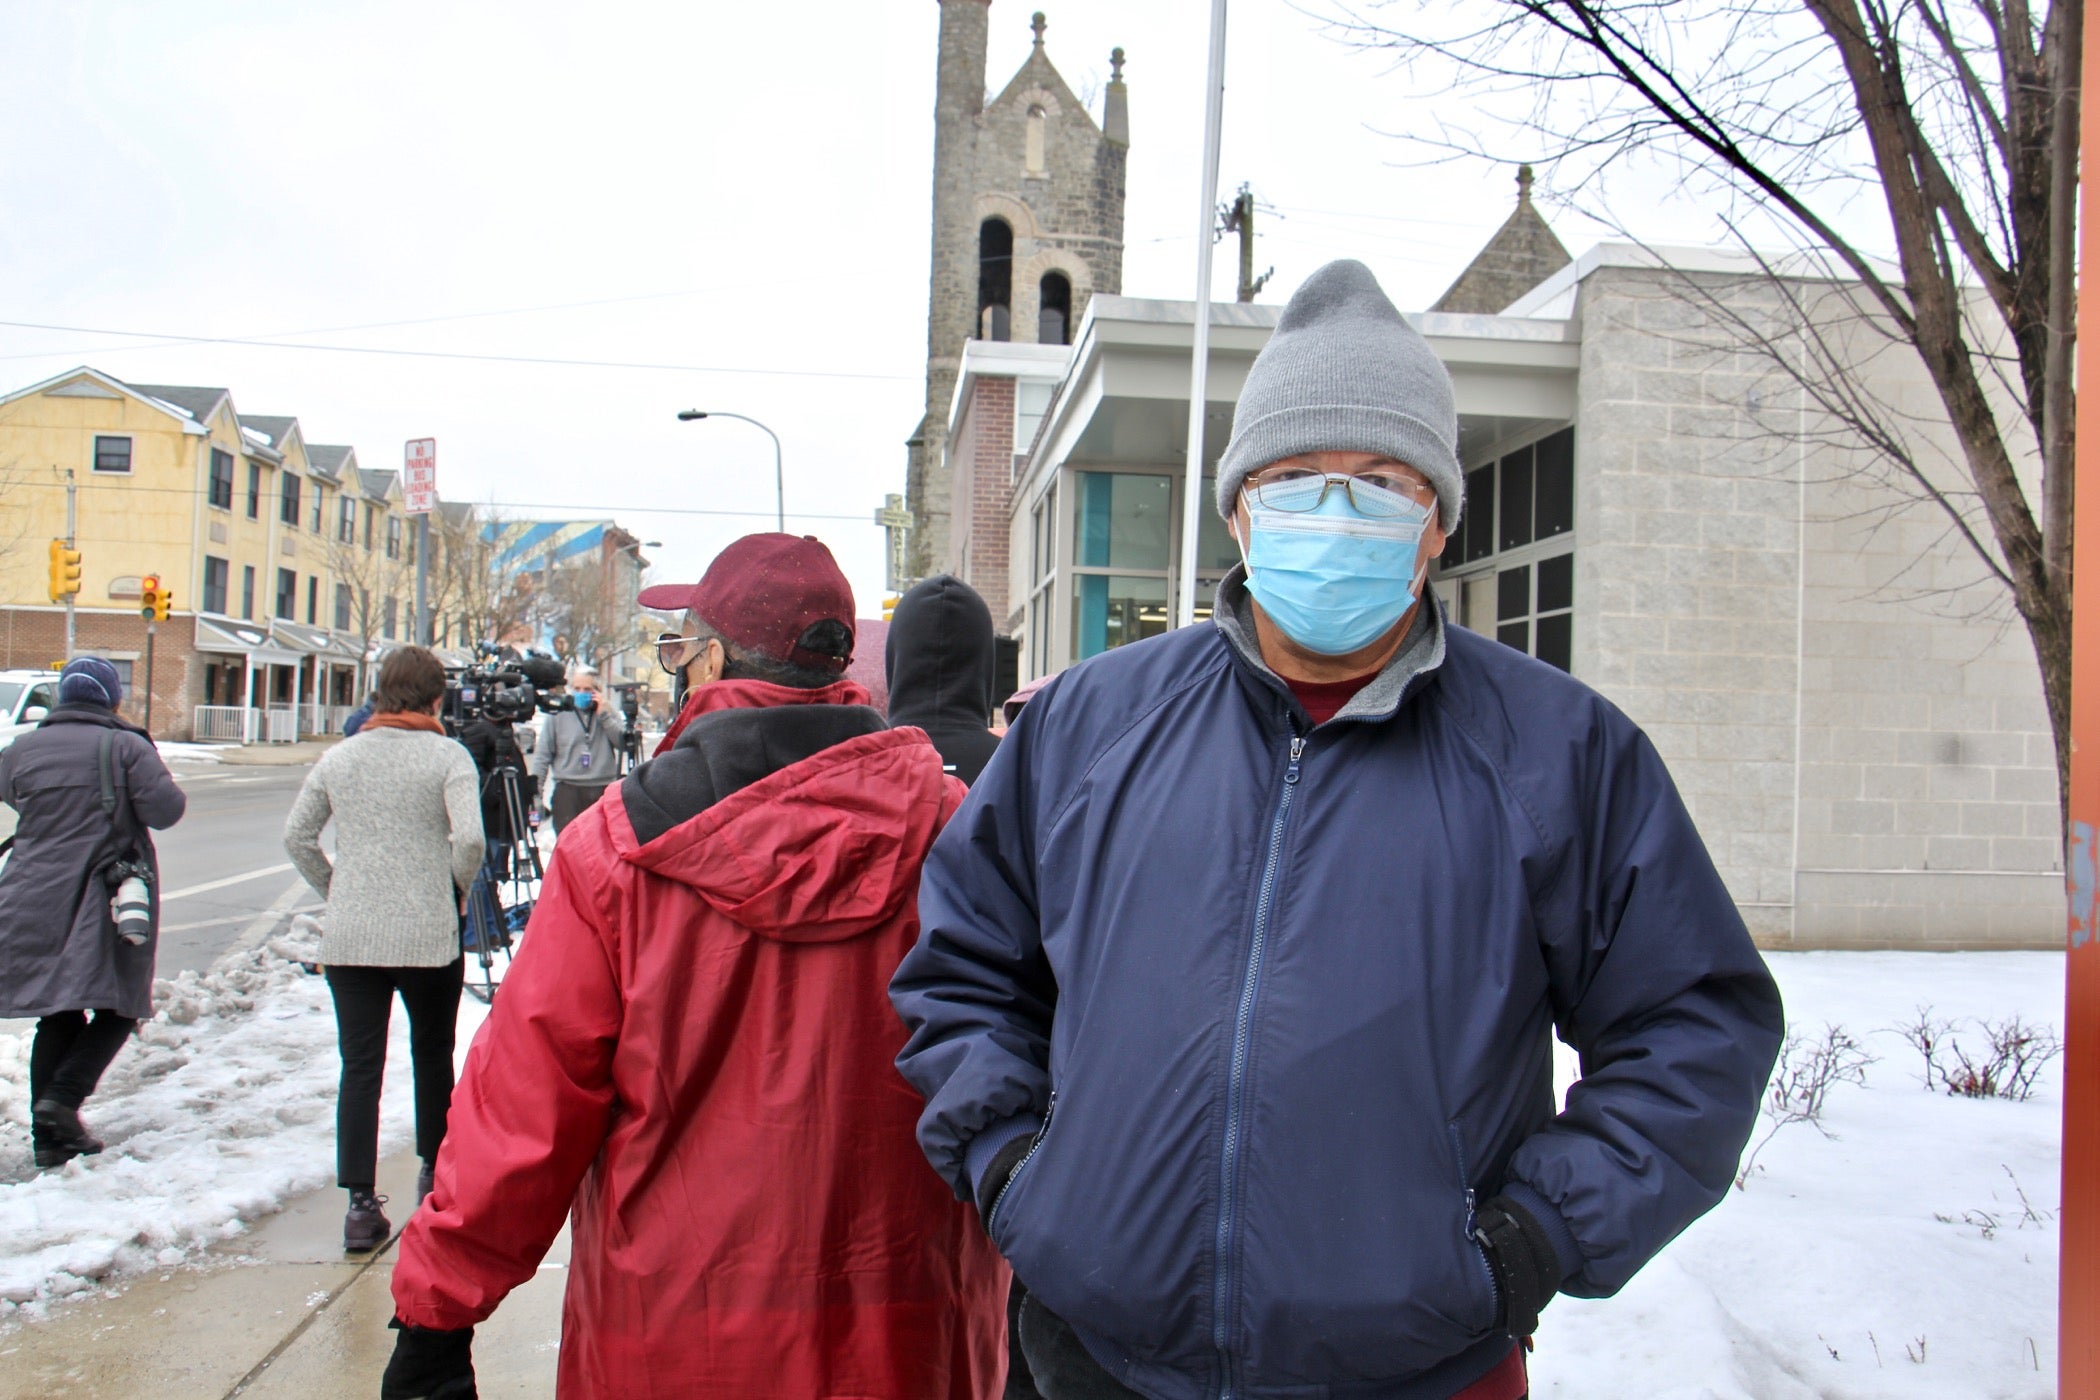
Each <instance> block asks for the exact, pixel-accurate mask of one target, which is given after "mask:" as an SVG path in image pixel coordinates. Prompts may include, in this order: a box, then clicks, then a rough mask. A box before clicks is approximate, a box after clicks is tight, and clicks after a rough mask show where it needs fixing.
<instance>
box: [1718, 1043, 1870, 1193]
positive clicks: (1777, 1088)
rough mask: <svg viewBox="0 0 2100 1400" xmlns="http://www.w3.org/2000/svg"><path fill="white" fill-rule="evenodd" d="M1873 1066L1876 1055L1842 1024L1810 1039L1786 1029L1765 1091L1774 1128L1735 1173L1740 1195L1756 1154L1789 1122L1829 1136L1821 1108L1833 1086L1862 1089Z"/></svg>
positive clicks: (1754, 1168) (1753, 1167)
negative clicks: (1843, 1085) (1783, 1040)
mask: <svg viewBox="0 0 2100 1400" xmlns="http://www.w3.org/2000/svg"><path fill="white" fill-rule="evenodd" d="M1873 1063H1875V1057H1874V1056H1873V1055H1869V1054H1868V1053H1867V1052H1866V1050H1865V1048H1864V1047H1862V1046H1861V1045H1860V1043H1859V1042H1858V1041H1857V1040H1854V1039H1853V1038H1852V1036H1851V1035H1850V1034H1849V1033H1848V1032H1847V1031H1846V1030H1845V1028H1844V1027H1843V1026H1837V1025H1825V1026H1824V1027H1823V1034H1822V1036H1821V1037H1820V1038H1818V1039H1814V1040H1811V1039H1809V1038H1808V1037H1807V1036H1805V1035H1804V1034H1803V1033H1801V1032H1800V1031H1798V1030H1796V1029H1795V1028H1794V1027H1793V1026H1792V1025H1788V1026H1787V1030H1786V1040H1785V1042H1784V1043H1782V1044H1781V1046H1780V1048H1779V1063H1778V1064H1777V1065H1776V1066H1775V1067H1774V1068H1773V1070H1772V1083H1771V1087H1770V1088H1768V1089H1767V1090H1766V1091H1765V1110H1764V1111H1765V1113H1766V1115H1767V1116H1768V1117H1769V1118H1770V1119H1771V1120H1772V1126H1771V1127H1770V1128H1768V1129H1767V1130H1766V1131H1765V1135H1764V1136H1763V1137H1762V1138H1760V1139H1758V1142H1757V1145H1756V1146H1755V1147H1753V1148H1751V1149H1750V1155H1749V1156H1747V1157H1745V1158H1744V1159H1743V1169H1742V1170H1741V1171H1739V1172H1737V1173H1736V1178H1735V1189H1736V1190H1738V1191H1741V1190H1743V1189H1744V1188H1745V1187H1747V1186H1748V1185H1749V1183H1750V1177H1751V1174H1752V1173H1753V1172H1755V1171H1756V1170H1757V1154H1758V1153H1760V1152H1762V1151H1764V1150H1765V1144H1767V1143H1769V1142H1770V1141H1771V1140H1772V1139H1773V1138H1774V1137H1776V1136H1778V1133H1779V1130H1780V1129H1781V1128H1784V1127H1786V1126H1787V1125H1788V1124H1790V1123H1807V1124H1809V1125H1811V1126H1812V1127H1814V1128H1815V1130H1816V1131H1817V1132H1819V1133H1822V1134H1823V1136H1825V1137H1830V1136H1831V1133H1830V1130H1829V1129H1827V1128H1825V1127H1824V1126H1823V1108H1824V1104H1825V1101H1826V1099H1827V1098H1828V1097H1829V1094H1830V1090H1831V1087H1832V1086H1833V1085H1837V1084H1857V1085H1860V1086H1862V1087H1864V1086H1865V1085H1866V1082H1867V1066H1868V1065H1871V1064H1873Z"/></svg>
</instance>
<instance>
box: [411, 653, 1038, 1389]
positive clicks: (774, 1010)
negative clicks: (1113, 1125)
mask: <svg viewBox="0 0 2100 1400" xmlns="http://www.w3.org/2000/svg"><path fill="white" fill-rule="evenodd" d="M703 693H704V694H705V696H706V699H705V701H704V703H702V704H701V706H700V707H699V710H698V711H697V712H695V713H693V714H691V716H690V718H691V719H692V723H691V726H690V731H689V732H688V733H686V734H685V735H684V742H683V743H681V744H680V745H678V746H677V748H676V749H675V750H666V751H664V752H663V753H662V754H660V755H659V756H658V757H657V758H656V759H654V760H653V761H652V762H651V763H649V764H646V765H644V766H643V768H642V769H640V770H639V771H637V772H636V773H635V774H634V775H632V776H630V777H629V778H628V779H627V780H626V781H625V782H624V783H622V784H621V786H620V787H619V788H618V789H617V790H615V791H613V792H609V793H608V794H607V795H606V797H605V799H604V800H602V801H600V802H599V803H598V804H597V805H596V806H594V807H593V808H591V809H590V811H588V812H586V813H585V814H584V815H583V816H581V817H579V818H577V819H576V821H575V822H573V823H572V824H571V825H570V826H569V827H568V828H567V829H566V830H565V831H563V833H562V838H561V842H560V844H559V845H558V846H557V847H556V849H555V853H554V859H553V863H552V865H551V867H550V868H549V870H548V873H547V879H546V882H545V885H544V888H543V890H542V893H541V896H540V900H539V905H538V907H537V909H535V911H534V912H533V917H532V922H531V924H530V926H529V927H528V929H527V931H526V934H525V938H524V941H523V943H522V945H521V946H520V948H519V951H518V954H517V957H516V959H515V960H514V961H513V963H512V964H511V967H510V971H509V974H508V976H507V977H506V978H505V979H504V983H503V988H502V992H501V994H500V995H499V996H498V997H497V998H496V1003H495V1007H494V1009H493V1010H492V1011H491V1013H490V1015H489V1019H488V1021H487V1023H486V1024H485V1025H484V1026H483V1027H482V1029H481V1032H480V1034H479V1035H477V1036H476V1037H475V1040H474V1045H473V1048H472V1049H471V1050H470V1051H469V1052H468V1055H467V1062H466V1069H465V1072H464V1074H463V1076H462V1077H461V1079H460V1083H459V1088H458V1089H457V1091H456V1092H455V1093H454V1095H453V1098H452V1110H451V1116H450V1121H449V1128H448V1131H447V1134H446V1138H445V1145H444V1150H443V1152H442V1153H441V1154H440V1155H439V1158H438V1165H437V1182H436V1188H435V1190H434V1191H433V1192H432V1194H431V1196H430V1198H429V1200H428V1201H426V1202H425V1203H424V1205H423V1207H422V1208H421V1209H418V1210H417V1211H416V1213H415V1215H414V1216H413V1217H412V1218H411V1219H410V1221H409V1224H408V1228H407V1229H406V1231H404V1232H403V1235H402V1239H401V1251H400V1259H399V1262H398V1263H397V1265H396V1266H395V1269H394V1277H393V1288H394V1302H395V1308H396V1310H397V1313H398V1315H399V1316H400V1318H401V1319H402V1321H403V1322H405V1323H408V1324H410V1325H413V1326H418V1327H432V1328H447V1329H450V1328H460V1327H467V1326H471V1325H473V1324H474V1323H477V1322H479V1321H481V1320H482V1319H483V1318H485V1317H487V1316H488V1315H489V1313H490V1312H492V1311H493V1310H494V1309H495V1307H496V1305H497V1303H498V1302H500V1301H501V1300H502V1298H503V1297H504V1295H505V1294H506V1293H508V1292H509V1291H510V1290H511V1289H512V1288H515V1287H516V1286H517V1285H518V1284H519V1283H521V1282H523V1281H524V1280H525V1279H526V1278H528V1277H530V1276H531V1275H532V1273H533V1270H534V1269H535V1268H536V1267H537V1266H538V1264H539V1262H540V1260H541V1258H542V1257H543V1256H544V1255H545V1254H546V1251H547V1248H548V1246H549V1245H550V1244H551V1243H552V1242H553V1240H554V1237H555V1235H556V1234H557V1233H558V1232H559V1230H560V1229H561V1224H562V1220H563V1217H564V1216H571V1215H572V1211H571V1207H572V1205H573V1215H572V1220H573V1235H572V1247H571V1252H570V1263H569V1277H568V1292H567V1296H566V1298H565V1300H564V1303H563V1308H562V1345H561V1361H560V1379H559V1386H558V1390H559V1394H560V1395H561V1396H563V1397H564V1400H585V1398H586V1397H591V1398H592V1400H595V1398H596V1397H605V1400H611V1397H621V1400H670V1398H671V1397H678V1398H679V1400H684V1398H685V1397H703V1396H704V1397H717V1396H723V1397H726V1396H737V1397H745V1396H751V1397H756V1396H769V1397H770V1396H781V1397H795V1400H818V1397H840V1398H841V1400H843V1397H854V1400H873V1398H875V1397H880V1398H881V1400H986V1397H991V1396H994V1395H996V1394H997V1393H998V1390H999V1388H1000V1386H1001V1384H1002V1382H1003V1377H1004V1369H1005V1352H1004V1334H1005V1312H1004V1300H1005V1293H1006V1284H1007V1271H1006V1267H1005V1265H1004V1264H1003V1263H1001V1262H1000V1260H999V1258H998V1256H997V1254H996V1253H995V1252H994V1250H993V1248H992V1246H991V1243H990V1241H989V1240H988V1239H986V1237H985V1234H984V1231H983V1230H982V1229H981V1228H980V1227H979V1225H978V1223H977V1219H976V1214H975V1212H974V1211H973V1210H972V1209H971V1208H970V1207H968V1206H966V1205H963V1204H961V1203H960V1202H958V1201H957V1200H956V1199H955V1197H954V1195H953V1194H952V1193H951V1192H950V1191H949V1190H948V1188H947V1186H946V1185H945V1184H944V1183H943V1182H942V1181H941V1180H940V1178H939V1177H938V1176H936V1175H935V1174H934V1173H933V1172H932V1171H931V1170H929V1169H928V1167H927V1165H926V1162H925V1159H924V1158H923V1157H922V1156H921V1155H920V1153H919V1149H918V1146H917V1143H916V1142H915V1141H914V1139H913V1125H914V1123H915V1121H916V1119H917V1117H918V1114H919V1111H920V1110H921V1108H922V1107H923V1104H922V1103H921V1102H920V1100H919V1097H918V1095H917V1094H915V1093H914V1092H913V1091H912V1089H911V1087H910V1086H909V1085H907V1084H906V1083H905V1082H904V1080H903V1079H902V1078H901V1077H900V1076H899V1075H898V1073H897V1071H896V1069H895V1068H894V1067H893V1065H892V1063H891V1062H892V1060H893V1059H894V1058H895V1056H896V1054H897V1052H898V1051H899V1050H900V1049H901V1048H902V1047H903V1044H904V1027H903V1026H902V1024H901V1023H900V1022H899V1021H898V1020H897V1017H896V1014H895V1013H894V1012H893V1011H892V1010H891V1009H890V1004H889V999H888V995H887V992H886V988H887V986H888V982H889V978H890V974H891V973H892V972H894V971H895V970H896V967H897V963H898V962H899V960H900V959H901V958H902V957H903V955H904V952H905V950H906V949H908V948H910V947H911V945H912V942H913V940H914V939H915V938H916V937H917V935H918V928H919V924H918V917H917V890H918V881H919V865H920V862H921V861H922V860H923V859H924V858H925V855H926V851H927V848H928V847H929V846H930V845H931V844H932V842H933V838H934V836H935V834H936V833H937V832H938V831H939V830H940V828H941V825H942V824H943V823H944V822H945V821H946V820H947V819H948V817H949V816H950V815H951V814H952V813H953V812H954V810H955V808H956V805H957V804H958V803H959V801H960V800H961V797H962V792H963V789H962V786H961V784H959V783H957V782H956V781H955V780H954V779H952V778H944V777H943V776H942V773H941V760H940V757H939V755H937V754H936V753H935V752H934V750H933V748H932V746H931V745H930V744H929V743H928V742H927V740H926V736H925V735H924V734H922V733H921V732H920V731H918V730H916V729H895V730H885V729H883V728H882V727H881V726H882V721H881V718H880V716H878V715H877V714H876V713H875V712H874V711H872V710H869V709H866V708H863V707H862V706H861V705H860V704H858V703H856V702H858V701H860V700H862V699H864V698H865V694H866V693H865V692H864V691H862V690H861V689H860V687H859V686H857V685H853V684H852V683H850V682H846V683H841V684H838V685H833V686H830V687H827V688H826V689H824V690H819V691H799V690H788V689H783V688H781V687H778V686H771V685H765V684H763V683H759V682H750V681H729V682H718V683H716V684H715V685H711V686H709V687H707V689H706V691H705V692H703ZM697 698H698V697H696V699H697Z"/></svg>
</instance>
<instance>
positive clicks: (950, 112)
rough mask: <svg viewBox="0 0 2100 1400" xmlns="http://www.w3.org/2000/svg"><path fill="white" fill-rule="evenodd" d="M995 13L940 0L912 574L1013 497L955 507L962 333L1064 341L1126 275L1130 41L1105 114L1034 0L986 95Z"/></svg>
mask: <svg viewBox="0 0 2100 1400" xmlns="http://www.w3.org/2000/svg"><path fill="white" fill-rule="evenodd" d="M991 19H992V0H941V28H940V61H939V70H938V75H937V80H936V96H935V104H934V162H933V164H934V177H933V266H932V276H931V299H930V307H929V311H928V316H927V331H926V410H925V416H924V417H923V418H922V419H921V420H920V422H919V425H918V427H917V428H916V429H915V430H914V432H913V433H912V435H911V438H910V439H909V441H908V443H907V447H908V452H909V457H908V463H907V469H906V477H905V505H906V508H907V509H908V510H909V511H910V512H911V514H912V519H913V525H912V539H911V547H910V550H909V553H908V556H907V557H908V560H909V566H908V571H909V572H910V574H911V575H913V576H914V577H922V576H924V575H926V574H929V573H933V572H936V571H938V570H939V569H941V568H942V567H945V566H946V565H947V561H948V560H949V559H951V558H952V557H955V556H956V555H957V554H958V553H959V552H960V551H961V550H962V549H966V548H968V545H969V541H968V539H967V536H968V535H969V533H970V529H969V527H970V525H971V524H972V522H973V516H974V515H975V514H976V513H977V512H978V511H980V510H981V511H982V512H983V514H984V515H985V516H986V518H989V519H1003V516H1004V512H1005V502H1004V501H1003V500H1001V501H998V502H997V503H996V504H994V503H993V502H990V501H986V500H977V501H975V502H965V503H964V509H963V510H962V511H961V512H958V510H957V508H956V507H957V502H956V500H955V495H956V491H955V475H956V473H955V469H954V466H953V463H952V460H951V456H952V454H951V451H950V445H949V428H950V422H949V419H950V414H951V410H952V402H953V399H954V395H955V388H956V381H957V377H958V374H959V371H960V369H961V365H962V355H963V347H964V344H965V343H966V342H968V341H971V340H982V341H986V342H988V343H993V344H998V343H1015V344H1041V345H1067V344H1070V342H1071V339H1072V335H1073V332H1074V331H1075V329H1076V328H1077V326H1078V325H1079V322H1080V319H1081V318H1082V317H1083V316H1084V315H1085V314H1086V308H1087V304H1088V302H1089V301H1090V300H1091V299H1092V297H1093V296H1095V295H1096V294H1097V293H1106V294H1109V295H1114V294H1115V293H1118V292H1120V291H1121V290H1122V283H1123V196H1124V177H1125V163H1126V156H1127V154H1128V151H1129V147H1130V107H1129V94H1128V90H1127V89H1126V87H1125V85H1124V82H1123V71H1122V70H1123V51H1122V50H1121V49H1117V50H1116V51H1115V52H1114V54H1113V55H1112V56H1111V59H1110V62H1111V68H1112V77H1111V78H1110V80H1109V83H1108V86H1107V91H1106V93H1105V96H1104V102H1103V110H1102V114H1101V120H1100V122H1099V124H1096V122H1095V120H1094V118H1093V116H1092V114H1090V113H1089V112H1088V111H1087V109H1086V105H1085V104H1084V103H1082V102H1081V101H1080V100H1079V98H1078V96H1077V95H1076V94H1074V93H1073V91H1072V89H1071V87H1070V86H1069V85H1068V84H1067V83H1066V82H1065V80H1064V78H1063V76H1062V75H1060V74H1059V73H1058V71H1057V68H1056V67H1055V65H1053V64H1052V63H1051V61H1050V57H1049V53H1048V51H1047V50H1046V48H1045V46H1044V31H1045V29H1046V28H1047V23H1046V21H1045V19H1044V16H1043V15H1042V14H1041V13H1037V14H1036V15H1035V16H1034V17H1033V19H1032V21H1031V23H1032V26H1033V28H1034V30H1035V47H1034V49H1033V51H1032V52H1031V53H1030V54H1029V57H1028V61H1027V62H1026V63H1024V64H1022V66H1021V68H1020V70H1019V71H1018V72H1016V73H1015V74H1014V75H1013V77H1012V78H1011V79H1010V80H1009V81H1008V82H1007V84H1006V86H1005V87H1004V88H1003V89H1001V90H1000V91H999V93H998V94H997V95H996V96H991V97H990V98H989V99H988V98H987V95H986V93H987V89H986V84H985V77H986V74H985V66H986V56H985V55H986V47H987V44H988V42H989V38H990V25H991ZM958 524H960V525H961V526H962V528H961V530H960V532H958V529H957V526H958ZM958 533H960V535H961V536H962V538H960V539H959V538H958ZM979 552H982V551H979Z"/></svg>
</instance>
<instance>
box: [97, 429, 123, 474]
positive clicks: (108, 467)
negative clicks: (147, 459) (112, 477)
mask: <svg viewBox="0 0 2100 1400" xmlns="http://www.w3.org/2000/svg"><path fill="white" fill-rule="evenodd" d="M95 470H96V471H98V472H128V471H130V470H131V439H130V438H128V437H98V438H96V439H95Z"/></svg>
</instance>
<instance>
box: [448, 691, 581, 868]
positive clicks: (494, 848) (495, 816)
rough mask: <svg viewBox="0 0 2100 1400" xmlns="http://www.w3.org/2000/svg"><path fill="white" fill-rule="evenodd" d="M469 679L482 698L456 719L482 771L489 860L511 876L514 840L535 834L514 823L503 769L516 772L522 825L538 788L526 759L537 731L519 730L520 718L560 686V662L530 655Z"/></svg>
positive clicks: (460, 736) (483, 817) (463, 741)
mask: <svg viewBox="0 0 2100 1400" xmlns="http://www.w3.org/2000/svg"><path fill="white" fill-rule="evenodd" d="M501 677H508V678H509V682H508V683H507V684H506V683H505V682H504V681H503V680H501V679H497V678H501ZM468 679H471V680H474V681H475V682H476V684H475V686H474V689H475V690H476V692H477V693H478V695H479V697H480V701H479V703H478V704H477V705H475V706H473V707H472V708H469V709H467V711H466V712H465V713H464V714H462V715H461V716H460V717H459V718H458V721H457V726H458V730H459V742H460V743H462V744H464V745H465V746H466V749H467V752H468V754H470V755H471V756H472V757H473V759H474V768H475V771H476V772H477V773H478V774H480V778H481V826H482V832H483V834H484V835H485V836H487V838H488V848H489V862H490V864H491V865H492V866H493V867H494V870H495V874H496V877H497V878H498V879H508V878H509V876H510V867H511V855H512V853H513V851H514V849H515V844H516V843H517V842H519V841H523V840H526V839H529V837H530V834H531V833H530V832H529V831H528V830H526V829H525V828H524V827H523V826H522V825H515V826H514V825H513V823H512V821H511V815H510V801H509V797H508V795H507V794H506V792H505V790H504V785H503V779H502V772H503V770H504V769H505V768H508V769H510V770H511V771H513V772H514V773H516V774H517V780H518V809H517V810H518V813H519V820H520V823H522V821H523V816H524V813H526V812H528V811H530V810H531V809H532V807H533V803H534V798H535V795H536V794H537V792H538V790H539V789H538V782H537V780H536V779H535V778H534V776H533V773H532V770H531V769H530V767H529V766H528V764H527V761H526V758H525V755H526V754H528V753H531V752H532V751H533V750H534V748H535V743H534V739H535V736H534V732H533V731H532V730H530V729H527V730H525V731H524V732H523V733H522V734H521V733H519V732H518V729H517V724H516V722H517V721H518V720H520V719H524V718H528V717H530V716H531V714H532V711H533V708H534V706H535V704H536V702H537V699H538V695H537V693H538V692H539V691H543V690H547V689H551V688H552V687H554V686H558V685H560V684H561V664H560V663H559V662H557V661H554V660H551V659H549V658H547V657H544V656H528V657H526V658H524V659H523V660H522V661H518V662H516V663H504V664H503V665H502V666H501V667H500V669H496V668H491V669H490V670H489V671H487V672H469V673H468Z"/></svg>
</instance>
